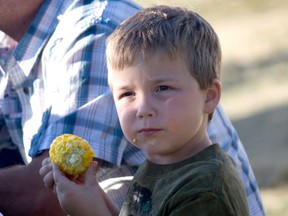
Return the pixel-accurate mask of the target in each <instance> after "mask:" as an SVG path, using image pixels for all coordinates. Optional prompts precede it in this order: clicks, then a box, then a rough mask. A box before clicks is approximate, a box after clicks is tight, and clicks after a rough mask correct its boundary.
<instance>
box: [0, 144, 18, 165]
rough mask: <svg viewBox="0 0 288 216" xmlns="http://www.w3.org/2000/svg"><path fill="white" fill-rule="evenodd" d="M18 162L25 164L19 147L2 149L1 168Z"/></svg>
mask: <svg viewBox="0 0 288 216" xmlns="http://www.w3.org/2000/svg"><path fill="white" fill-rule="evenodd" d="M17 164H24V162H23V160H22V157H21V155H20V153H19V151H18V149H17V148H15V149H7V148H4V149H1V150H0V168H4V167H8V166H13V165H17Z"/></svg>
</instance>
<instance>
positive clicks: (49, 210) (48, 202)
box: [0, 151, 65, 216]
mask: <svg viewBox="0 0 288 216" xmlns="http://www.w3.org/2000/svg"><path fill="white" fill-rule="evenodd" d="M45 157H48V151H45V152H43V153H42V154H41V155H40V156H38V157H35V158H33V159H32V161H31V163H29V164H28V165H23V166H13V167H9V168H5V169H1V170H0V182H1V184H0V212H1V213H2V214H3V215H43V216H45V215H53V216H54V215H55V216H58V215H59V216H60V215H65V213H64V212H63V211H62V209H61V208H60V205H59V203H58V200H57V197H56V195H55V194H54V193H53V192H52V191H50V190H49V189H47V188H46V187H45V185H44V183H43V180H42V178H41V176H40V175H39V168H40V167H41V162H42V160H43V159H44V158H45Z"/></svg>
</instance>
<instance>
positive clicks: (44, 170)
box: [39, 163, 52, 177]
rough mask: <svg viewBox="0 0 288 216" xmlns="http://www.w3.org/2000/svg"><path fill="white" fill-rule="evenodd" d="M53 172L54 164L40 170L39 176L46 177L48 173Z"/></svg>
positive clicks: (44, 166)
mask: <svg viewBox="0 0 288 216" xmlns="http://www.w3.org/2000/svg"><path fill="white" fill-rule="evenodd" d="M49 172H52V163H50V164H46V165H43V166H42V167H41V168H40V169H39V174H40V175H41V176H42V177H44V176H45V175H46V174H47V173H49Z"/></svg>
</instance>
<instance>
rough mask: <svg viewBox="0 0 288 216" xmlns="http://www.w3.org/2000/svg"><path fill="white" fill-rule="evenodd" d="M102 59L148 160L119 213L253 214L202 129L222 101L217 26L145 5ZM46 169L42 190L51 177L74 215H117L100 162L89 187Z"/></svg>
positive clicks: (228, 164)
mask: <svg viewBox="0 0 288 216" xmlns="http://www.w3.org/2000/svg"><path fill="white" fill-rule="evenodd" d="M106 53H107V64H108V69H109V74H108V80H109V85H110V88H111V91H112V93H113V98H114V101H115V105H116V108H117V112H118V115H119V119H120V123H121V127H122V129H123V132H124V134H125V136H126V137H127V139H128V140H129V141H130V142H131V143H132V144H133V145H135V146H137V147H139V148H141V149H143V150H144V151H145V152H146V155H147V160H146V161H145V163H144V164H143V165H142V166H141V167H140V168H139V170H138V171H137V173H136V174H135V176H134V179H133V181H132V184H131V187H130V189H129V191H128V194H127V198H126V201H125V203H124V205H123V207H122V209H121V211H120V215H177V216H178V215H249V213H248V207H247V201H246V197H245V191H244V188H243V186H242V183H241V180H240V178H239V176H238V174H237V171H236V169H235V167H234V164H233V161H232V160H231V159H230V158H229V157H228V156H227V155H226V154H225V153H224V152H223V151H222V150H221V148H220V147H219V145H218V144H212V143H211V141H210V140H209V138H208V135H207V132H206V131H207V125H208V122H209V120H210V119H211V117H212V115H213V111H214V109H215V108H216V106H217V104H218V102H219V100H220V96H221V85H220V82H219V79H220V62H221V49H220V44H219V40H218V37H217V35H216V33H215V32H214V30H213V29H212V27H211V26H210V25H209V24H208V23H207V22H206V21H205V20H204V19H203V18H202V17H200V16H199V15H198V14H196V13H194V12H191V11H188V10H186V9H181V8H171V7H167V6H158V7H153V8H148V9H145V10H143V11H142V12H139V13H137V14H136V15H134V16H133V17H132V18H130V19H128V20H127V21H125V22H124V23H123V24H121V25H120V26H119V27H118V28H117V29H116V30H115V32H114V33H113V34H112V35H111V36H110V37H109V39H108V43H107V50H106ZM43 165H44V166H43V167H42V168H41V169H42V170H44V169H45V170H46V171H45V172H44V171H42V176H44V182H45V184H46V185H48V186H49V187H52V182H53V180H54V181H55V185H54V187H55V189H56V192H57V195H58V198H59V201H60V204H61V206H62V207H63V208H64V210H65V211H66V212H67V213H68V214H71V215H75V214H79V215H80V214H81V215H89V213H91V214H94V215H101V214H102V215H109V214H115V215H118V214H119V212H118V210H117V209H115V207H114V206H113V205H112V204H111V202H110V200H109V199H108V198H107V196H106V195H105V194H104V192H103V191H102V190H101V188H100V187H99V185H98V184H97V182H96V180H95V177H94V176H95V175H94V173H95V172H96V168H95V164H94V163H93V164H92V165H91V166H90V168H89V169H88V171H87V172H86V174H85V176H84V177H85V178H84V179H81V180H82V181H83V184H76V183H74V182H71V181H69V180H68V179H67V178H66V177H65V176H64V175H63V173H62V172H61V171H60V170H59V169H58V167H56V166H54V169H53V176H51V172H47V170H49V169H47V166H50V167H51V164H49V161H48V160H46V161H44V162H43ZM40 173H41V170H40ZM73 194H74V195H75V196H76V197H75V196H73Z"/></svg>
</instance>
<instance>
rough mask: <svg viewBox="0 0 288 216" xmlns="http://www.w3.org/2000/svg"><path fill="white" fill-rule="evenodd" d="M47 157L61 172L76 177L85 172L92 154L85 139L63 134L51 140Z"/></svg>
mask: <svg viewBox="0 0 288 216" xmlns="http://www.w3.org/2000/svg"><path fill="white" fill-rule="evenodd" d="M49 155H50V159H51V161H52V163H56V164H57V165H58V166H59V168H60V169H61V170H62V171H63V172H65V173H67V174H69V175H73V176H76V175H79V174H81V173H83V172H85V171H86V170H87V168H88V167H89V165H90V163H91V162H92V159H93V156H94V152H93V150H92V149H91V147H90V145H89V143H88V142H87V141H86V140H85V139H83V138H81V137H79V136H76V135H73V134H63V135H61V136H58V137H56V138H55V139H54V140H53V142H52V144H51V146H50V150H49Z"/></svg>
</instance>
